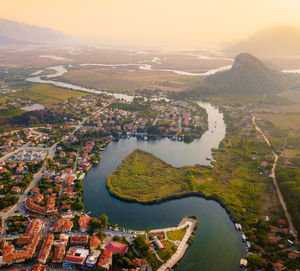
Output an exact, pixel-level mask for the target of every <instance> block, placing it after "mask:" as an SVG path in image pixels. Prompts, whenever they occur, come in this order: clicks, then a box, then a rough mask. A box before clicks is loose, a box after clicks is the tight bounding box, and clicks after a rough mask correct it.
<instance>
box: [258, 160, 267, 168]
mask: <svg viewBox="0 0 300 271" xmlns="http://www.w3.org/2000/svg"><path fill="white" fill-rule="evenodd" d="M260 165H261V166H262V167H267V166H268V165H269V163H268V162H267V161H261V162H260Z"/></svg>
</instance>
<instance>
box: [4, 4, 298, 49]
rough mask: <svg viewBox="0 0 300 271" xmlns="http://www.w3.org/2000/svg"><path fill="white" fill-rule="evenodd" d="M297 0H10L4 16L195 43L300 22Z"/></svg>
mask: <svg viewBox="0 0 300 271" xmlns="http://www.w3.org/2000/svg"><path fill="white" fill-rule="evenodd" d="M299 10H300V1H296V0H285V1H283V0H276V1H270V0H260V1H258V0H252V1H250V0H245V1H237V0H228V1H220V0H212V1H196V0H189V1H185V2H182V1H179V0H175V1H174V0H173V1H171V0H165V1H159V0H153V1H145V0H128V1H121V0H115V1H107V0H101V1H98V0H85V1H82V0H64V1H61V0H51V1H50V0H44V1H39V0H26V1H23V0H11V1H5V2H4V3H2V5H1V10H0V17H1V18H4V19H9V20H15V21H18V22H24V23H27V24H31V25H37V26H40V27H47V28H52V29H55V30H58V31H61V32H63V33H65V34H67V35H69V36H72V37H75V38H76V39H81V40H89V41H97V42H99V41H101V42H103V43H105V42H109V43H114V44H132V45H134V44H136V45H140V46H146V47H147V46H159V45H162V46H168V47H172V46H174V47H183V48H184V47H186V48H191V47H194V48H197V47H198V46H200V45H201V46H202V47H203V46H204V47H205V46H206V47H214V46H216V45H217V44H220V43H230V42H233V41H236V40H240V39H245V38H247V37H248V36H249V35H251V34H253V33H254V32H256V31H259V30H262V29H265V28H269V27H275V26H280V25H290V26H296V27H300V17H299V15H298V13H299Z"/></svg>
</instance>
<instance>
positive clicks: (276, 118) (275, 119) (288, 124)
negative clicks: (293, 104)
mask: <svg viewBox="0 0 300 271" xmlns="http://www.w3.org/2000/svg"><path fill="white" fill-rule="evenodd" d="M260 117H261V118H263V119H264V120H265V121H270V122H272V123H273V124H274V125H275V126H276V127H278V128H280V129H298V128H300V113H299V114H296V113H290V114H289V113H282V114H279V113H276V114H260Z"/></svg>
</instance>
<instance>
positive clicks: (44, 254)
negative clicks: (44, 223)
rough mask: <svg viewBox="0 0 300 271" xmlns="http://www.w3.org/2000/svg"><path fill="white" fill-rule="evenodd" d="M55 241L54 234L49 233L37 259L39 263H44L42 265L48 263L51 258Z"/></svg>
mask: <svg viewBox="0 0 300 271" xmlns="http://www.w3.org/2000/svg"><path fill="white" fill-rule="evenodd" d="M53 241H54V234H53V233H48V234H47V236H46V238H45V240H44V242H43V245H42V248H41V250H40V253H39V256H38V259H37V260H38V262H39V263H42V264H45V263H46V261H47V258H48V256H49V254H50V251H51V248H52V244H53Z"/></svg>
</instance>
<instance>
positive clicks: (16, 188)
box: [10, 186, 21, 193]
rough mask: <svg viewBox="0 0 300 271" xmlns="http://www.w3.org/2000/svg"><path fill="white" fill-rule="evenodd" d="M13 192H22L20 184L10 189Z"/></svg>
mask: <svg viewBox="0 0 300 271" xmlns="http://www.w3.org/2000/svg"><path fill="white" fill-rule="evenodd" d="M10 191H11V192H15V193H20V192H21V188H20V187H19V186H13V187H12V188H11V189H10Z"/></svg>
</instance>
